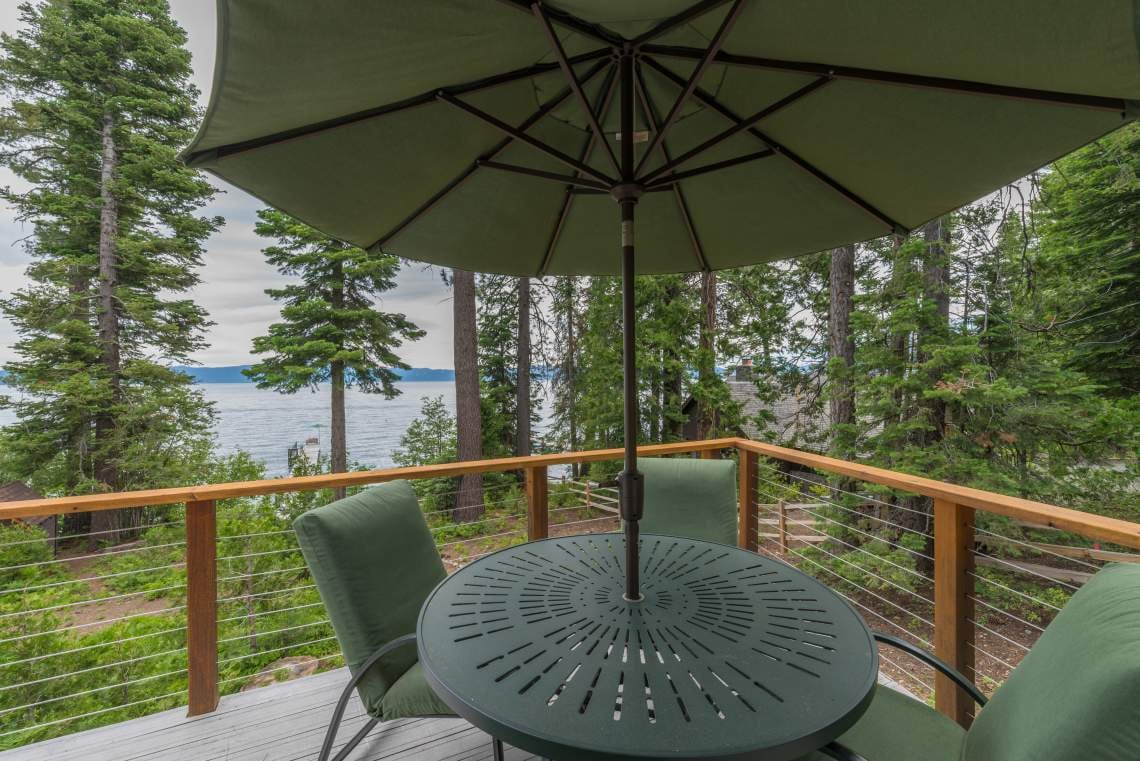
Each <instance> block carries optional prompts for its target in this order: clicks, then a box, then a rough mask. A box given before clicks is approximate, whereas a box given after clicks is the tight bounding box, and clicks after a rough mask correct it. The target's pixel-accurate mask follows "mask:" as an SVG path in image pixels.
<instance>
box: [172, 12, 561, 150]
mask: <svg viewBox="0 0 1140 761" xmlns="http://www.w3.org/2000/svg"><path fill="white" fill-rule="evenodd" d="M460 30H461V31H460ZM503 40H510V42H511V44H509V45H504V44H503ZM548 49H549V46H548V44H547V42H546V39H545V38H544V37H543V36H542V35H541V33H539V30H538V26H537V25H536V23H535V20H534V18H533V17H531V16H530V15H529V14H524V13H519V12H517V11H512V10H510V9H509V8H507V7H506V6H505V5H497V4H493V5H488V4H487V3H486V2H483V1H482V0H435V1H433V2H416V3H408V2H403V1H402V0H387V1H383V0H377V1H376V2H367V3H358V2H345V3H330V2H320V3H289V4H287V5H282V4H281V2H280V0H218V47H217V66H216V67H215V76H214V89H213V91H212V92H211V98H210V105H209V110H208V114H207V120H206V124H205V125H203V130H202V131H201V132H200V133H199V135H198V138H196V140H195V143H196V144H195V146H194V150H206V149H210V148H216V147H218V146H220V145H226V144H229V143H234V142H238V141H241V140H247V139H249V138H252V137H255V136H258V135H262V134H268V133H274V132H279V131H281V130H283V129H288V128H290V127H297V126H300V125H303V124H310V123H314V122H318V121H321V120H324V119H329V118H333V117H336V116H341V115H344V114H351V113H355V112H357V111H362V110H365V109H369V108H374V107H376V106H380V105H384V104H387V103H394V102H396V101H400V100H403V99H405V98H409V97H412V96H415V95H419V94H421V93H428V92H431V91H433V90H436V89H438V88H439V87H441V86H443V85H447V84H456V83H461V82H467V81H471V80H475V79H480V78H482V77H487V76H490V75H493V74H498V73H500V72H504V71H510V70H513V69H518V68H523V67H526V66H530V65H531V64H533V63H535V62H536V61H538V60H539V59H541V58H542V57H543V56H545V55H547V52H548Z"/></svg>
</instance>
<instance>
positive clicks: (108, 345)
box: [0, 0, 222, 538]
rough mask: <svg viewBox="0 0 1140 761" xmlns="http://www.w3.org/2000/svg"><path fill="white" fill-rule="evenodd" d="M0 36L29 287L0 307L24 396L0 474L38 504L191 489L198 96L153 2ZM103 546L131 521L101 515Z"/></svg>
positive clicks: (176, 30)
mask: <svg viewBox="0 0 1140 761" xmlns="http://www.w3.org/2000/svg"><path fill="white" fill-rule="evenodd" d="M20 21H21V28H20V30H19V32H17V33H16V34H15V35H4V36H3V37H2V39H0V49H2V53H3V57H2V59H0V83H2V85H3V88H4V92H5V94H6V95H8V96H9V97H10V102H9V104H8V105H7V106H6V107H5V108H4V109H3V112H2V116H0V142H2V144H3V149H2V151H0V165H3V166H5V167H7V168H8V169H10V170H11V171H12V172H13V173H14V174H15V175H16V176H18V177H20V178H21V179H22V180H24V181H25V182H26V183H27V184H28V186H29V189H28V190H26V191H17V190H12V189H8V190H6V191H4V193H3V198H4V200H5V201H7V202H8V203H9V204H11V205H12V206H13V208H15V210H16V212H17V215H18V217H19V218H20V219H21V220H23V221H25V222H28V223H30V225H31V227H32V234H31V236H30V237H29V238H28V240H27V247H28V251H29V253H30V254H31V256H32V258H33V262H32V264H31V265H30V266H29V268H28V270H27V275H28V278H29V280H30V281H31V284H30V285H29V286H27V287H26V288H23V289H21V290H19V291H17V292H16V293H14V294H13V295H12V296H11V297H10V298H9V299H7V300H6V301H4V302H3V304H2V305H0V308H2V310H3V312H4V314H5V315H6V316H7V317H8V318H9V319H10V320H11V321H12V323H13V324H14V325H15V326H16V329H17V330H18V332H19V334H20V339H19V341H18V342H17V344H16V346H15V349H16V353H17V354H18V356H19V358H18V359H16V360H14V361H12V362H10V363H8V365H7V366H6V367H5V369H6V371H7V373H8V383H9V384H10V385H12V386H14V387H16V388H17V389H19V390H20V391H21V392H23V396H22V399H21V400H18V401H11V400H10V401H8V402H6V404H7V405H8V406H12V407H14V408H15V409H16V413H17V415H18V417H19V422H18V423H16V424H15V425H14V426H12V427H11V428H10V429H9V430H8V431H7V432H6V434H5V438H6V441H5V442H4V445H3V446H0V450H2V451H3V452H4V458H5V462H4V463H3V467H4V469H5V470H7V471H9V472H10V473H11V474H12V475H14V476H17V477H21V478H26V479H28V480H30V481H32V482H33V483H34V484H35V485H36V486H37V487H38V488H40V489H41V490H46V491H56V492H59V491H63V492H69V493H76V492H84V491H93V490H120V489H129V488H139V487H145V486H149V485H156V484H162V485H170V484H174V483H179V482H185V481H186V480H189V479H194V478H197V477H198V474H197V472H196V470H195V468H196V466H197V464H201V462H202V459H203V457H204V455H205V453H206V449H207V447H208V437H207V432H208V429H209V425H210V411H209V407H208V405H207V404H206V403H205V402H204V401H203V399H202V397H201V396H200V394H198V393H197V392H195V391H194V390H193V389H191V387H190V379H189V378H188V377H187V376H185V375H181V374H178V373H176V372H174V371H172V370H170V369H169V365H170V364H174V363H183V364H184V363H187V362H189V361H190V356H191V355H192V353H193V352H194V351H195V350H196V349H198V348H200V347H201V346H202V342H203V330H204V328H205V327H206V326H207V325H208V324H209V323H208V321H207V316H206V314H205V312H204V310H203V309H202V308H201V307H199V306H198V305H196V304H195V303H193V302H192V301H191V300H189V299H187V298H185V297H184V294H185V293H186V291H188V290H189V289H191V288H193V287H194V286H195V285H197V284H198V282H199V280H198V274H197V271H196V269H197V267H198V266H199V265H200V264H201V255H202V246H203V243H204V242H205V240H206V239H207V238H208V237H209V235H210V234H211V233H212V232H214V231H215V230H216V229H217V228H218V227H219V226H220V225H221V223H222V220H221V219H220V218H211V217H203V216H200V215H199V214H198V213H197V212H198V211H199V210H200V209H201V208H202V206H203V205H204V204H206V203H207V202H208V201H209V200H210V199H211V198H212V197H213V195H214V192H215V191H214V190H213V189H212V188H211V186H210V185H209V183H207V182H206V180H205V179H204V178H203V177H202V176H201V175H200V174H198V173H197V172H194V171H190V170H188V169H186V168H185V167H184V166H183V165H182V164H180V163H179V162H178V160H177V149H178V148H179V147H180V146H181V145H184V144H185V143H186V142H187V141H188V140H189V139H190V137H191V135H192V134H193V129H194V127H195V123H196V122H197V119H198V112H197V108H196V97H197V95H198V93H197V90H196V89H195V88H194V86H193V84H192V83H191V81H190V74H191V70H190V54H189V53H188V52H187V50H186V48H185V45H186V34H185V32H184V31H183V30H182V29H181V28H180V27H179V26H178V25H177V24H176V23H175V22H174V21H173V20H172V19H171V17H170V11H169V7H168V5H167V3H166V2H165V0H70V1H69V2H57V1H52V2H39V3H31V2H28V3H23V4H22V5H21V6H20ZM95 515H96V516H97V519H96V520H97V523H98V524H99V525H97V526H94V527H93V528H95V529H97V530H104V531H107V532H108V533H107V534H105V535H103V536H102V537H101V538H109V537H113V536H114V534H113V531H114V530H115V529H117V528H123V527H126V526H128V525H129V524H130V523H132V522H133V521H135V520H137V518H138V515H137V513H134V512H126V511H122V512H119V513H111V512H103V513H96V514H95Z"/></svg>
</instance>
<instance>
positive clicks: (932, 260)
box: [918, 217, 950, 444]
mask: <svg viewBox="0 0 1140 761" xmlns="http://www.w3.org/2000/svg"><path fill="white" fill-rule="evenodd" d="M922 235H923V239H924V240H925V242H926V256H925V261H924V262H923V278H922V283H923V285H922V290H923V294H922V296H923V301H924V302H925V303H926V305H927V312H926V314H925V316H924V317H925V318H924V320H923V325H922V329H921V330H920V332H919V337H918V347H919V361H920V362H929V361H930V358H931V351H930V343H931V342H932V341H935V342H937V341H941V340H945V339H946V338H948V337H949V335H950V266H949V265H950V262H949V243H950V227H949V225H948V224H947V221H946V218H945V217H939V218H938V219H934V220H931V221H930V222H927V223H926V225H924V226H923V228H922ZM929 379H930V385H931V386H932V387H933V386H934V384H936V383H937V382H938V380H939V379H938V378H937V376H936V374H935V373H933V372H931V374H930V376H929ZM927 409H928V414H929V417H930V421H929V422H930V424H931V426H932V429H931V430H930V431H929V432H928V434H927V440H926V441H925V442H924V443H925V444H930V443H932V442H935V441H941V440H942V437H943V435H944V434H945V430H946V423H947V420H946V403H945V402H943V401H941V400H935V401H932V402H930V403H929V404H928V405H927Z"/></svg>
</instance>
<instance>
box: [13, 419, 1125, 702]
mask: <svg viewBox="0 0 1140 761" xmlns="http://www.w3.org/2000/svg"><path fill="white" fill-rule="evenodd" d="M621 454H622V453H621V450H620V449H606V450H594V451H587V452H573V453H565V454H552V455H537V456H532V457H515V458H504V459H495V460H480V461H471V462H462V463H452V464H443V465H427V466H421V467H412V468H390V469H383V470H371V471H363V472H352V473H343V474H335V475H318V476H305V477H294V478H277V479H269V480H261V481H247V482H238V483H220V484H206V485H199V486H188V487H179V488H169V489H152V490H145V491H135V492H125V493H117V494H93V495H86V496H78V497H60V498H52V499H39V500H28V501H22V502H8V503H3V504H0V519H12V518H18V517H25V516H43V515H52V514H57V515H58V514H67V513H77V512H85V511H98V510H112V509H120V508H128V507H143V506H154V505H167V504H177V503H182V504H184V505H185V514H186V549H185V563H186V577H187V585H186V615H187V661H188V672H189V674H188V676H189V680H188V708H189V714H190V715H198V714H203V713H209V712H211V711H213V710H214V709H215V708H216V707H217V705H218V700H219V697H218V696H219V688H218V633H217V623H218V622H217V600H218V579H217V571H216V562H217V554H216V543H217V539H218V536H217V526H216V512H217V503H218V501H219V500H223V499H232V498H238V497H251V496H259V495H270V494H283V493H292V492H301V491H311V490H318V489H330V488H334V487H359V486H364V485H369V484H376V483H382V482H385V481H391V480H395V479H413V480H414V479H428V478H441V477H455V476H460V475H463V474H467V473H489V472H504V471H522V472H523V473H524V474H525V484H526V490H525V494H526V537H527V538H528V539H531V540H533V539H540V538H543V537H546V536H547V535H548V534H549V532H550V527H551V523H550V508H549V504H548V500H549V494H550V491H549V489H550V486H549V481H548V471H547V469H548V468H550V467H551V466H560V465H569V464H571V463H587V462H603V461H615V460H619V459H620V458H621ZM640 454H641V455H642V456H667V455H691V454H698V455H699V456H700V457H702V458H712V457H719V456H725V455H727V456H732V455H734V454H735V456H737V458H738V463H739V467H738V474H739V489H738V494H739V510H740V514H739V544H740V546H741V547H744V548H746V549H749V550H753V551H757V550H758V542H759V537H760V534H761V531H760V518H759V503H760V500H759V498H758V491H757V489H758V471H759V467H760V464H761V462H762V460H763V461H769V460H774V461H777V462H779V463H794V464H796V465H798V466H801V467H804V468H810V469H813V470H815V471H819V472H821V473H825V474H832V475H836V476H842V477H844V478H847V479H852V480H858V481H862V482H866V483H869V484H876V485H879V486H885V487H890V488H891V489H897V490H901V491H905V492H908V493H911V494H917V495H922V496H924V497H928V498H930V499H931V500H932V501H933V531H932V534H933V552H934V557H933V561H934V573H933V596H934V599H933V603H934V633H933V637H934V642H933V643H934V646H935V649H936V652H937V654H938V655H939V656H940V657H941V658H943V659H944V660H946V661H948V662H949V663H951V664H952V665H953V666H955V667H957V668H958V669H959V670H961V671H963V672H964V673H966V674H972V673H973V669H974V650H975V648H974V647H973V638H974V635H975V625H974V623H973V622H974V621H975V612H974V610H973V587H974V578H975V577H974V555H975V553H974V551H973V549H974V547H973V544H974V516H975V513H976V512H980V511H984V512H989V513H995V514H999V515H1004V516H1009V517H1011V518H1014V519H1017V520H1020V521H1026V522H1030V523H1032V524H1035V525H1041V526H1048V527H1052V528H1056V529H1061V530H1064V531H1067V532H1072V533H1076V534H1080V535H1082V536H1084V537H1088V538H1090V539H1096V540H1100V541H1106V542H1111V543H1114V544H1116V545H1121V546H1123V547H1128V548H1133V549H1140V524H1136V523H1131V522H1128V521H1123V520H1117V519H1113V518H1108V517H1103V516H1098V515H1093V514H1089V513H1084V512H1080V511H1076V510H1070V509H1066V508H1063V507H1057V506H1055V505H1048V504H1044V503H1039V502H1033V501H1030V500H1025V499H1019V498H1016V497H1008V496H1004V495H1000V494H995V493H992V492H987V491H983V490H979V489H973V488H969V487H963V486H956V485H954V484H948V483H943V482H940V481H935V480H932V479H927V478H922V477H918V476H913V475H908V474H904V473H899V472H896V471H891V470H885V469H882V468H876V467H872V466H868V465H863V464H859V463H855V462H848V461H844V460H838V459H834V458H830V457H824V456H822V455H818V454H813V453H809V452H803V451H799V450H794V449H788V448H784V447H778V446H774V445H770V444H764V443H760V442H755V441H750V440H746V439H740V438H722V439H714V440H708V441H695V442H680V443H676V444H662V445H652V446H644V447H642V448H641V449H640ZM781 530H786V529H785V528H784V527H783V526H781ZM783 543H784V547H785V550H786V543H787V537H786V535H785V536H784V542H783ZM872 623H873V622H872ZM934 693H935V702H936V706H937V708H938V709H939V710H940V711H942V712H944V713H945V714H946V715H948V716H950V717H951V718H953V719H955V720H956V721H959V722H961V723H968V721H969V720H970V716H971V714H972V711H973V708H972V706H971V705H970V704H969V703H968V700H967V698H966V696H965V695H964V694H963V693H962V692H961V691H960V690H957V689H955V687H954V686H953V684H952V683H950V682H949V680H946V679H942V678H938V679H937V680H936V683H935V690H934Z"/></svg>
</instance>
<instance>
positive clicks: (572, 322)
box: [565, 277, 581, 478]
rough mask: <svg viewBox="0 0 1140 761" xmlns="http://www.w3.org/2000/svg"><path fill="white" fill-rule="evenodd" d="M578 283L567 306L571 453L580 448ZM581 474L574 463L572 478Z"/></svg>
mask: <svg viewBox="0 0 1140 761" xmlns="http://www.w3.org/2000/svg"><path fill="white" fill-rule="evenodd" d="M577 283H578V281H577V280H575V279H574V278H573V277H571V278H570V298H569V300H568V302H569V303H568V305H567V313H566V334H567V335H566V362H565V373H566V429H567V430H566V435H567V436H568V437H569V439H570V440H569V441H568V442H567V444H568V448H569V449H570V451H574V448H575V447H577V446H578V415H577V406H576V401H577V396H576V388H577V385H576V382H575V381H576V378H575V377H574V374H575V373H576V372H577V369H578V364H577V357H578V338H577V331H576V330H575V328H576V327H577V323H578V316H577V313H576V311H575V309H574V305H575V302H576V300H577ZM580 474H581V466H580V465H579V463H576V462H575V463H573V464H572V465H571V466H570V476H571V478H578V477H579V475H580Z"/></svg>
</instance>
